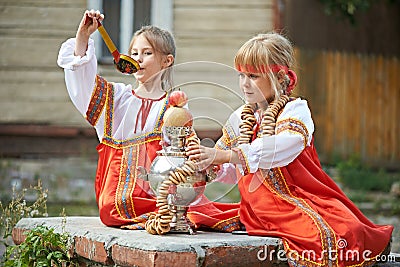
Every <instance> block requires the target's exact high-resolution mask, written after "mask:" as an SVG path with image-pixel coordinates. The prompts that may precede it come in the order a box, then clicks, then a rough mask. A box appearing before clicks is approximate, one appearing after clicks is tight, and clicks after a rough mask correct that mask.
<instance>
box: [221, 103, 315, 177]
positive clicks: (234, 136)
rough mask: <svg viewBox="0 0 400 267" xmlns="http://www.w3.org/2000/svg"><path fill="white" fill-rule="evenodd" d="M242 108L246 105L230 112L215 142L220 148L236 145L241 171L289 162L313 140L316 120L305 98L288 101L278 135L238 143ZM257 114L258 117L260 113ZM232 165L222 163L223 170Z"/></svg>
mask: <svg viewBox="0 0 400 267" xmlns="http://www.w3.org/2000/svg"><path fill="white" fill-rule="evenodd" d="M242 109H243V106H241V107H240V108H238V109H237V110H236V111H235V112H234V113H232V114H231V116H230V117H229V119H228V121H227V123H226V125H225V126H224V129H223V136H222V137H221V139H220V140H219V141H218V142H217V144H216V148H218V149H231V148H234V147H237V150H238V152H239V156H240V158H241V162H242V164H238V167H239V169H240V171H241V173H242V174H247V173H254V172H256V171H257V170H258V169H259V168H261V169H270V168H275V167H282V166H286V165H288V164H289V163H291V162H292V161H293V160H294V159H295V158H296V157H297V156H298V155H299V154H300V153H301V152H302V151H303V149H304V148H305V147H306V146H309V145H310V144H311V140H312V135H313V133H314V123H313V120H312V118H311V112H310V109H309V108H308V105H307V101H306V100H302V99H300V98H297V99H294V100H292V101H290V102H288V103H287V104H286V106H285V107H284V109H283V111H282V113H281V114H280V115H279V116H278V118H277V121H276V128H275V135H273V136H261V137H257V138H256V139H254V141H253V142H251V143H250V144H241V145H238V144H237V141H238V138H239V135H240V133H239V124H240V122H241V119H240V115H241V112H242ZM255 116H256V118H257V119H259V118H258V117H259V116H258V113H256V114H255ZM231 165H232V164H231ZM229 168H230V167H229V166H226V165H225V166H223V170H224V172H227V171H228V169H229ZM221 175H222V174H221Z"/></svg>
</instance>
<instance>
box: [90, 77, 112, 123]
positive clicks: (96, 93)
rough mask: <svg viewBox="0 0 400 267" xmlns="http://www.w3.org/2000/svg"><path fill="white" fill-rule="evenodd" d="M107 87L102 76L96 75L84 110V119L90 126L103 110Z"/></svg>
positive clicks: (108, 86)
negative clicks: (87, 104)
mask: <svg viewBox="0 0 400 267" xmlns="http://www.w3.org/2000/svg"><path fill="white" fill-rule="evenodd" d="M109 88H110V85H109V84H108V83H107V81H106V80H105V79H104V78H103V77H101V76H99V75H97V76H96V82H95V86H94V90H93V93H92V97H91V98H90V102H89V106H88V109H87V111H86V120H87V121H88V122H89V123H90V124H91V125H92V126H95V125H96V124H97V121H98V120H99V118H100V115H101V113H102V112H103V109H104V106H105V105H106V101H107V93H108V90H109Z"/></svg>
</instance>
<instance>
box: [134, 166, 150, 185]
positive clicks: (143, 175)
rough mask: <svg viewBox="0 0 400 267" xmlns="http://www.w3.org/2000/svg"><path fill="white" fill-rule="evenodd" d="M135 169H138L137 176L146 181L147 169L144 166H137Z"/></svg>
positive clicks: (147, 178) (147, 177)
mask: <svg viewBox="0 0 400 267" xmlns="http://www.w3.org/2000/svg"><path fill="white" fill-rule="evenodd" d="M136 170H138V171H139V173H138V178H140V179H143V180H145V181H148V180H149V176H148V173H147V170H146V168H145V167H143V166H138V167H137V168H136Z"/></svg>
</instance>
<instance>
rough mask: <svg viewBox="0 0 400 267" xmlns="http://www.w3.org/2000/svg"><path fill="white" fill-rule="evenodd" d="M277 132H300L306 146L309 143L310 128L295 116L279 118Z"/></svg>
mask: <svg viewBox="0 0 400 267" xmlns="http://www.w3.org/2000/svg"><path fill="white" fill-rule="evenodd" d="M275 131H276V134H279V133H281V132H284V131H289V132H292V133H296V134H300V135H301V136H302V138H303V140H304V147H306V146H307V144H308V141H309V140H308V136H309V135H308V130H307V127H306V125H305V124H304V123H303V122H301V121H300V120H296V119H293V118H288V119H284V120H279V121H277V123H276V128H275Z"/></svg>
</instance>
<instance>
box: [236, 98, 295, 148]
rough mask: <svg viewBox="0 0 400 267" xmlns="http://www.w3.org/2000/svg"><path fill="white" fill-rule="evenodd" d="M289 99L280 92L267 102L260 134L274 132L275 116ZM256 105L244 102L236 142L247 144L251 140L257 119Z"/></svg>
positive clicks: (264, 134) (267, 134) (265, 134)
mask: <svg viewBox="0 0 400 267" xmlns="http://www.w3.org/2000/svg"><path fill="white" fill-rule="evenodd" d="M288 101H289V97H288V96H287V95H285V94H282V95H281V96H280V97H279V98H278V99H276V100H273V101H272V102H271V103H269V105H268V108H267V109H266V110H265V111H264V113H263V119H262V122H261V126H260V129H261V130H262V136H271V135H274V134H275V126H276V118H277V116H278V113H279V111H280V110H281V109H282V108H283V107H284V106H285V105H286V103H287V102H288ZM255 109H256V105H254V104H246V105H245V106H244V107H243V110H242V113H241V115H240V119H241V123H240V124H239V133H240V136H239V140H238V144H239V145H240V144H248V143H250V142H251V138H252V137H253V135H254V124H255V123H256V121H257V119H256V117H255V116H254V112H255Z"/></svg>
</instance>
